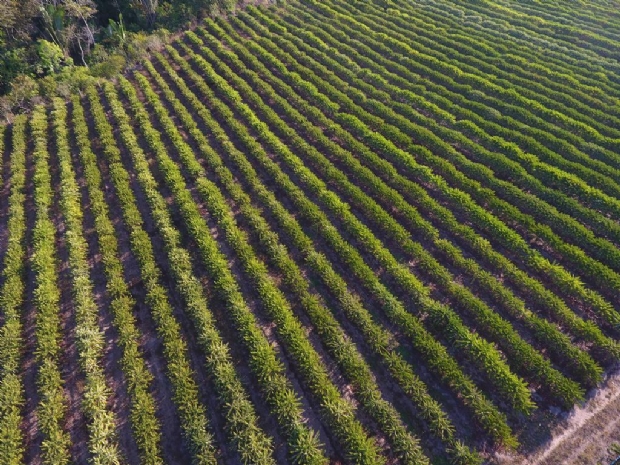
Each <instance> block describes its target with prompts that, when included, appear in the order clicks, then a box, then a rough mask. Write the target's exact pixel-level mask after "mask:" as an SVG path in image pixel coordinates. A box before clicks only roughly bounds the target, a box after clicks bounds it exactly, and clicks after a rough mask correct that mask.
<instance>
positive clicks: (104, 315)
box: [70, 125, 139, 464]
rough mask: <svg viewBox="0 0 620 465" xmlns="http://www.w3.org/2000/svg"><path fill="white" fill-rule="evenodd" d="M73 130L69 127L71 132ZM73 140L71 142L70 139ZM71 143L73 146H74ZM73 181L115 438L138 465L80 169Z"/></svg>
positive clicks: (124, 383) (129, 460)
mask: <svg viewBox="0 0 620 465" xmlns="http://www.w3.org/2000/svg"><path fill="white" fill-rule="evenodd" d="M71 128H72V126H71V125H70V129H71ZM73 140H74V139H73ZM73 140H72V142H73ZM71 151H72V157H73V159H74V160H77V158H78V148H77V147H76V146H75V145H72V146H71ZM74 171H75V173H76V180H77V183H78V186H79V188H80V194H81V196H80V200H81V204H82V212H83V224H82V233H83V235H84V238H85V240H86V242H87V245H88V264H89V267H90V276H91V282H92V284H93V295H94V298H95V303H96V304H97V308H98V309H99V326H100V328H101V330H102V331H103V333H104V338H105V349H104V358H103V360H102V366H103V368H104V372H105V375H106V380H107V385H108V387H109V388H110V392H111V395H110V398H109V406H110V408H111V410H112V412H113V413H114V417H115V419H116V430H117V437H118V441H119V445H120V449H121V453H122V455H123V457H124V458H125V459H126V460H127V463H129V464H137V463H139V454H138V448H137V444H136V442H135V440H134V437H133V435H132V434H131V422H130V418H129V414H130V411H131V410H130V409H131V405H130V399H129V395H128V393H127V381H126V379H125V377H124V375H123V371H122V369H121V365H120V360H121V357H122V349H121V347H120V346H119V344H118V333H117V331H116V329H115V328H114V326H113V324H112V320H113V316H112V313H111V312H110V310H109V308H110V297H109V295H108V293H107V292H106V283H107V280H106V276H105V270H104V265H103V262H102V259H101V253H100V250H99V244H98V238H97V233H96V230H95V219H94V216H93V213H92V211H91V209H90V200H89V196H88V191H87V189H86V181H85V179H84V172H83V166H82V165H81V164H80V163H76V164H75V165H74Z"/></svg>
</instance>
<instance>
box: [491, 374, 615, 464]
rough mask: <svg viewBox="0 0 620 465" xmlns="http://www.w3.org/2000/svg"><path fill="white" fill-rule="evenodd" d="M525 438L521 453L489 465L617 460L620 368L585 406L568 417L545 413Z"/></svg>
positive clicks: (501, 456) (499, 456)
mask: <svg viewBox="0 0 620 465" xmlns="http://www.w3.org/2000/svg"><path fill="white" fill-rule="evenodd" d="M522 436H523V437H522V438H521V441H522V443H523V446H522V450H521V451H520V452H519V453H517V454H508V453H496V454H494V455H493V456H491V457H490V458H489V463H491V464H493V465H557V464H562V465H594V464H599V463H607V462H610V461H611V460H613V458H615V457H614V455H618V452H617V449H616V448H615V447H617V443H618V442H619V438H620V367H619V366H616V367H614V369H613V370H612V371H611V373H610V374H609V375H608V376H607V378H606V379H605V381H604V382H603V383H602V384H601V386H600V387H598V388H596V389H593V390H592V391H590V393H589V394H588V397H587V400H586V401H585V402H583V403H582V404H580V405H576V406H575V407H574V408H573V409H572V410H571V411H570V412H568V413H557V414H556V413H554V412H548V413H547V412H545V417H543V418H541V419H540V421H539V422H538V421H537V422H534V424H533V425H531V427H530V428H524V432H523V433H522ZM614 444H615V445H616V446H615V447H614Z"/></svg>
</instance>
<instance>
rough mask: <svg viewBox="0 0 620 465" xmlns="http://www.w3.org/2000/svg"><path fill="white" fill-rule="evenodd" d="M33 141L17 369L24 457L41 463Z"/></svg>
mask: <svg viewBox="0 0 620 465" xmlns="http://www.w3.org/2000/svg"><path fill="white" fill-rule="evenodd" d="M32 150H33V141H32V139H29V140H28V142H27V145H26V184H25V187H24V192H25V195H26V199H25V202H24V211H25V215H26V237H25V239H26V240H25V244H26V257H27V259H26V271H25V273H24V282H25V284H26V290H25V291H26V292H25V302H24V308H23V311H22V327H23V352H22V353H23V356H22V365H21V373H22V379H23V383H24V398H25V399H26V403H25V405H24V409H23V415H24V417H23V421H22V428H23V430H24V449H25V451H26V453H25V454H24V461H25V462H26V463H28V464H30V465H39V464H41V463H42V462H41V459H42V458H41V443H42V441H43V435H42V434H41V431H40V430H39V427H38V424H37V411H36V409H37V406H38V404H39V393H38V390H37V371H38V369H37V362H36V357H35V349H36V336H35V334H36V326H35V325H36V317H37V315H36V314H37V310H36V308H35V305H34V302H33V297H34V289H35V272H34V270H33V269H32V262H31V260H30V258H31V257H32V253H33V244H32V238H33V230H34V225H35V222H36V209H35V205H34V184H33V175H34V162H33V156H32Z"/></svg>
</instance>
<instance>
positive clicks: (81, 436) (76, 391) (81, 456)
mask: <svg viewBox="0 0 620 465" xmlns="http://www.w3.org/2000/svg"><path fill="white" fill-rule="evenodd" d="M50 135H51V133H50ZM53 140H54V138H53V137H49V138H48V152H49V155H50V158H49V167H50V176H51V182H52V190H53V195H54V197H53V202H52V204H51V208H50V220H51V221H52V223H53V224H54V229H55V230H56V259H57V273H58V289H59V291H60V308H59V311H60V321H61V330H62V333H61V334H62V339H61V347H62V353H63V356H62V357H61V358H60V373H61V376H62V378H63V380H64V390H65V398H66V399H67V415H66V418H65V429H66V430H67V431H68V432H69V435H70V437H71V450H70V452H71V456H72V459H73V460H74V461H75V462H77V463H81V462H86V461H88V459H89V450H88V431H87V419H86V417H85V415H84V412H83V411H82V408H81V406H82V399H83V397H84V383H85V380H84V375H83V373H82V371H81V370H80V363H79V356H78V350H77V342H76V334H75V332H76V316H75V306H74V304H73V294H72V287H71V268H70V265H69V252H68V250H67V243H66V239H65V237H66V236H65V234H66V225H65V222H64V218H63V217H62V213H61V211H60V174H59V172H58V161H57V158H56V149H55V146H54V144H53Z"/></svg>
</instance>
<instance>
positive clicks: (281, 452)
mask: <svg viewBox="0 0 620 465" xmlns="http://www.w3.org/2000/svg"><path fill="white" fill-rule="evenodd" d="M170 63H171V65H172V66H173V67H174V69H175V71H176V72H178V73H179V75H180V76H181V77H185V78H187V77H186V76H185V75H184V74H183V72H182V70H180V69H179V67H178V66H176V65H175V64H174V61H172V60H171V61H170ZM153 64H154V66H155V68H156V69H157V71H158V72H159V73H160V74H161V75H162V77H164V79H165V80H166V81H167V83H168V85H169V86H170V87H171V88H172V89H173V90H174V92H175V94H176V97H177V98H178V99H179V100H180V101H181V102H183V103H185V104H186V105H188V108H191V105H189V102H187V101H186V99H185V98H184V97H183V96H182V94H181V93H180V91H179V90H178V88H177V87H176V85H175V84H174V82H172V81H171V79H170V78H169V76H168V75H167V73H166V71H165V70H164V69H163V68H162V67H161V65H159V64H158V63H157V62H154V63H153ZM186 82H187V83H188V85H189V86H190V88H191V87H192V85H191V81H190V80H186ZM154 87H155V86H154ZM156 90H158V89H157V88H156ZM198 95H199V94H198ZM162 102H164V104H166V105H167V107H168V109H169V110H170V109H171V108H170V106H169V105H168V104H167V102H165V101H164V100H162ZM171 113H173V112H172V111H171ZM198 125H199V127H200V128H201V129H202V130H203V132H204V134H205V135H207V137H209V131H208V130H206V128H205V127H204V125H203V124H202V122H201V121H198ZM210 141H211V142H212V143H214V140H213V139H210ZM202 212H203V217H205V218H206V219H207V220H208V222H209V223H208V224H209V227H210V229H211V231H212V234H213V236H214V238H216V239H217V228H216V227H215V225H214V223H213V222H212V221H211V220H210V219H209V217H208V214H207V213H206V211H204V209H203V210H202ZM183 236H184V240H188V239H187V234H184V235H183ZM191 244H192V242H191V241H189V242H188V247H190V248H191V247H194V246H193V245H191ZM220 247H221V250H222V251H223V252H224V253H225V254H226V255H227V256H228V257H231V255H230V254H231V253H232V252H231V251H230V250H229V249H228V247H227V246H226V244H225V243H223V242H220ZM230 263H231V264H232V263H234V260H233V259H230ZM194 266H195V269H196V275H197V276H199V277H201V279H202V280H203V281H204V282H208V278H207V274H206V270H205V269H204V267H203V266H202V264H201V263H200V261H199V260H197V259H196V260H194ZM233 272H234V273H235V276H236V277H239V276H240V275H239V273H240V271H239V270H238V269H237V268H235V269H233ZM241 283H243V281H241ZM241 287H242V289H241V290H242V292H243V291H244V290H246V289H245V288H244V287H243V286H241ZM244 297H246V298H247V294H244ZM246 301H247V303H248V306H249V307H250V310H253V309H254V308H255V306H256V303H255V302H254V301H253V300H252V299H250V300H246ZM211 310H212V311H213V313H214V315H215V319H216V322H218V323H219V325H218V329H219V330H220V333H221V334H222V337H223V338H224V340H225V341H226V342H227V343H228V345H229V347H230V350H231V355H232V358H233V360H235V361H237V363H236V368H237V373H238V374H239V376H240V378H241V381H242V383H243V384H244V386H245V387H246V389H247V391H248V392H249V394H250V396H251V398H252V402H253V404H254V405H255V407H256V411H257V413H258V416H259V419H260V424H261V426H262V427H263V429H264V430H265V431H267V432H268V433H269V434H271V435H272V436H273V437H274V439H275V447H276V450H275V453H276V459H277V460H278V461H279V462H280V461H282V462H286V461H287V449H286V440H285V439H284V438H283V437H282V436H281V434H280V431H279V429H278V426H277V422H276V419H275V417H274V416H273V415H272V414H271V412H270V408H269V406H268V405H267V404H266V403H265V401H264V398H263V397H262V395H261V394H260V390H258V389H255V388H253V386H254V385H255V381H253V379H254V378H253V375H252V372H251V369H250V368H249V366H248V364H247V362H242V363H239V362H238V361H239V360H247V359H248V355H247V352H246V351H245V348H243V346H242V345H241V344H239V339H238V336H237V335H236V333H235V331H234V328H233V327H232V325H230V324H226V323H225V322H226V321H227V320H228V318H227V317H226V307H225V303H224V302H222V301H221V300H219V299H218V298H217V297H216V298H214V300H213V303H212V306H211ZM262 328H263V331H264V332H265V333H266V335H267V337H268V339H269V340H270V341H273V343H274V345H275V339H274V337H273V334H272V331H271V330H270V329H269V328H268V325H267V324H263V325H262ZM276 348H277V350H278V351H279V347H278V346H277V345H276ZM280 356H281V359H282V361H283V363H284V364H285V366H286V371H287V373H289V374H290V373H291V368H290V366H289V362H288V360H287V359H286V357H283V356H282V354H281V353H280ZM289 379H290V380H291V382H292V383H293V387H294V389H295V390H296V391H297V392H298V393H301V394H303V390H302V389H301V387H300V384H299V382H298V381H297V379H296V377H295V376H294V375H292V374H291V375H290V376H289ZM301 398H302V400H303V407H304V409H305V411H306V412H307V413H308V416H307V418H308V421H309V424H310V426H311V427H313V429H315V431H317V432H319V435H320V439H321V441H322V443H323V444H324V446H325V447H326V451H327V453H328V454H330V455H331V457H332V460H334V461H335V462H338V461H339V460H340V458H339V457H338V456H337V454H336V452H335V449H334V448H333V447H332V446H331V442H330V441H329V440H328V437H327V433H326V431H325V430H324V428H323V426H322V424H321V422H320V419H319V417H318V415H317V414H315V413H314V412H312V410H311V409H310V407H309V404H308V401H307V399H306V397H305V396H303V395H301Z"/></svg>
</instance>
